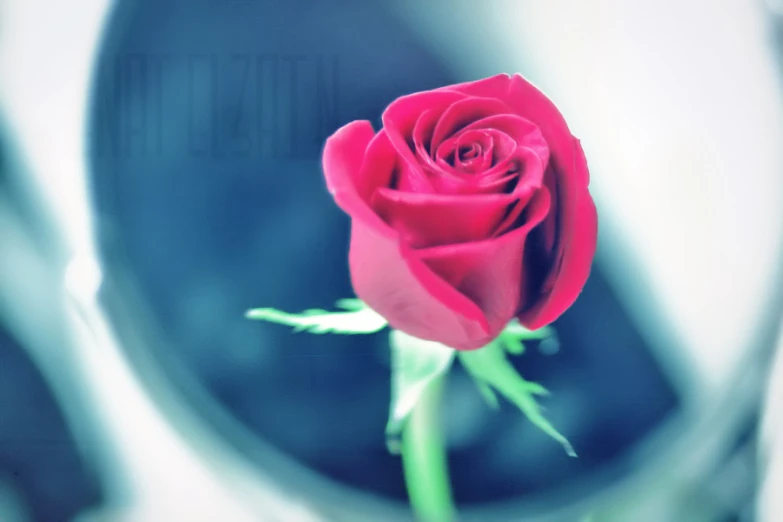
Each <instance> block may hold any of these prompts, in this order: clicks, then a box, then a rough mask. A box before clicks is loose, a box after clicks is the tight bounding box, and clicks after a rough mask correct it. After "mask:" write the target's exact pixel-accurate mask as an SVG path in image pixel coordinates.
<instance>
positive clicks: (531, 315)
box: [519, 138, 598, 329]
mask: <svg viewBox="0 0 783 522" xmlns="http://www.w3.org/2000/svg"><path fill="white" fill-rule="evenodd" d="M573 147H574V166H573V172H574V173H575V175H576V176H575V177H576V178H577V179H580V180H586V179H587V177H588V175H587V160H586V159H585V156H584V151H582V147H581V145H580V144H579V140H577V139H576V138H573ZM560 220H561V221H560V223H561V225H560V239H559V241H560V252H561V255H562V259H561V261H560V262H559V263H558V266H555V267H554V270H556V272H555V273H554V274H552V275H553V277H554V286H553V287H552V290H551V291H550V292H549V293H548V294H547V295H544V296H542V297H541V299H540V300H539V301H538V302H537V303H536V304H535V305H534V306H533V307H532V308H531V309H529V310H525V311H523V312H522V313H521V314H520V315H519V321H520V322H521V323H522V324H523V325H524V326H525V327H527V328H530V329H536V328H541V327H542V326H546V325H547V324H549V323H551V322H552V321H554V320H555V319H557V318H558V317H560V315H561V314H562V313H563V312H565V311H566V310H567V309H568V308H569V307H570V306H571V305H572V304H574V301H576V298H577V297H578V296H579V293H580V292H581V291H582V288H583V287H584V285H585V283H586V282H587V278H588V276H589V275H590V268H591V266H592V263H593V257H594V256H595V249H596V244H597V240H598V214H597V212H596V209H595V204H594V203H593V200H592V198H591V197H590V194H589V192H588V191H587V184H586V183H585V185H584V186H578V185H572V184H564V185H562V186H561V207H560Z"/></svg>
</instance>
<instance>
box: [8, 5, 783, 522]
mask: <svg viewBox="0 0 783 522" xmlns="http://www.w3.org/2000/svg"><path fill="white" fill-rule="evenodd" d="M110 7H112V6H110V5H109V4H108V3H104V2H101V1H97V0H85V1H83V2H80V3H79V5H78V7H75V6H67V7H66V6H60V7H57V6H53V5H50V3H49V2H44V1H42V0H26V1H25V2H13V1H11V0H4V1H2V2H0V13H1V14H2V20H3V30H2V36H1V37H0V110H1V111H2V113H0V114H1V117H2V134H0V145H1V147H0V150H2V154H1V155H0V158H1V161H0V324H2V334H0V361H1V363H0V374H2V375H0V412H2V413H1V414H0V441H2V444H0V520H4V521H5V520H8V521H12V522H14V521H25V520H44V521H47V522H48V521H57V520H70V519H73V518H74V517H77V516H78V517H81V520H112V521H113V520H138V521H153V522H154V521H157V520H161V521H163V520H180V519H182V520H218V519H221V520H232V521H233V520H264V519H267V520H357V521H364V520H368V519H371V520H405V519H406V517H407V516H408V512H407V509H406V505H405V499H404V487H403V483H402V477H401V471H400V464H399V461H398V459H396V458H395V457H392V456H390V455H389V454H388V453H387V452H386V449H385V446H384V437H383V427H384V424H385V421H386V418H385V416H386V411H387V407H388V400H389V382H388V378H389V377H388V375H389V368H388V346H387V342H386V338H385V337H383V336H378V337H370V336H367V337H365V336H361V337H357V338H338V337H328V338H327V337H319V336H304V335H298V336H296V335H291V334H289V333H288V332H287V331H285V329H277V328H274V327H273V326H268V327H267V326H259V325H258V324H254V323H249V322H248V321H246V320H245V319H244V318H243V317H242V314H243V311H244V310H245V309H247V308H249V307H252V306H255V305H258V304H259V303H268V304H269V305H270V306H275V307H277V308H281V309H291V310H299V309H303V308H307V307H311V306H324V307H325V306H328V305H329V304H330V303H332V302H334V301H335V300H336V299H339V298H344V297H349V296H350V286H349V283H348V273H347V267H346V265H345V249H346V245H347V239H348V220H347V219H346V218H344V217H343V216H342V215H341V214H340V213H339V211H337V210H335V209H334V208H333V204H332V202H331V201H330V198H329V196H328V194H327V193H326V190H325V187H324V186H323V182H322V179H321V172H320V169H319V165H318V163H319V155H320V151H321V146H322V143H323V140H324V139H325V137H326V136H328V135H329V134H331V133H332V132H333V131H334V130H335V129H336V128H338V127H339V126H341V125H343V124H344V123H347V122H348V121H351V120H354V119H371V120H373V121H377V119H378V116H379V115H380V113H381V112H382V110H383V108H384V107H385V106H386V105H388V103H389V102H390V101H391V100H393V99H394V98H396V97H398V96H400V95H402V94H406V93H409V92H413V91H419V90H424V89H430V88H434V87H438V86H440V85H445V84H449V83H453V82H456V81H466V80H472V79H476V78H480V77H485V76H490V75H492V74H495V73H498V72H504V71H519V72H521V73H523V74H524V75H525V76H526V77H528V78H530V79H531V80H532V81H533V82H534V83H536V84H537V85H538V86H540V87H541V88H542V90H544V91H545V92H547V93H548V94H550V95H551V97H552V98H553V100H554V101H555V102H556V103H557V104H558V106H559V107H560V108H561V110H562V111H563V113H564V114H566V115H567V117H568V119H569V123H571V127H572V130H573V131H574V134H576V135H577V136H579V137H580V138H581V139H582V142H583V145H584V148H585V150H586V153H587V156H588V158H589V160H590V166H591V173H592V180H593V181H592V185H591V187H594V188H593V191H594V193H595V199H596V203H597V206H598V208H599V214H600V218H601V220H602V221H601V223H602V227H601V233H600V234H601V235H600V237H599V255H598V257H599V260H598V264H597V266H596V269H595V270H594V273H593V275H592V276H591V279H590V280H589V281H588V284H587V286H586V288H585V291H584V293H583V295H582V297H580V300H579V301H578V302H577V305H575V306H574V308H573V309H571V310H570V311H569V312H567V313H566V314H565V315H564V316H563V317H562V318H561V319H560V320H559V321H557V322H556V323H555V325H554V326H555V328H556V329H557V332H558V335H559V344H558V343H542V344H538V345H537V344H536V343H531V344H530V346H529V347H528V350H527V353H525V354H524V355H522V356H520V357H518V358H515V363H516V364H517V367H518V369H519V370H520V372H521V373H522V375H524V376H525V377H526V378H530V379H535V380H537V381H540V382H542V383H544V384H545V385H546V386H547V387H548V388H549V389H550V390H551V391H552V397H551V398H549V399H548V400H547V401H546V406H547V413H548V416H549V417H550V418H551V419H552V421H553V422H554V423H555V424H556V425H557V426H558V427H559V428H560V429H561V430H562V431H563V432H564V433H565V434H566V435H567V436H568V437H569V439H570V440H571V441H572V442H573V443H574V446H575V447H576V450H577V452H578V453H579V455H580V458H579V459H568V458H567V457H565V456H563V454H562V452H561V450H560V448H558V447H557V445H551V443H550V441H549V440H547V439H546V438H545V437H544V436H543V435H541V434H539V433H538V432H537V431H536V430H535V429H534V428H532V427H531V426H530V425H529V423H527V422H526V421H524V420H523V419H522V418H521V417H520V416H519V415H518V414H517V413H516V412H515V411H514V410H513V408H511V407H509V406H508V405H503V406H502V408H501V411H499V412H492V411H490V410H488V409H487V408H486V406H485V404H484V403H483V400H482V398H481V396H480V395H478V394H477V393H476V391H475V389H474V387H473V385H472V383H471V382H470V380H469V379H468V377H467V376H465V375H463V374H460V373H458V372H457V373H455V374H454V375H452V376H451V378H450V380H449V382H448V383H447V393H446V394H445V397H446V398H447V400H446V405H445V406H446V407H445V410H444V412H443V422H444V428H445V432H446V433H447V436H448V442H449V449H450V458H451V471H452V480H453V483H454V490H455V496H456V499H457V502H458V504H459V505H460V507H461V508H462V513H463V518H464V519H465V520H479V521H491V520H509V519H520V518H521V519H525V520H532V521H535V520H541V521H560V520H563V521H572V520H580V519H589V518H588V517H590V516H592V517H593V520H596V521H598V520H600V521H602V522H603V521H615V520H616V521H621V522H622V521H627V520H633V521H634V522H637V521H638V522H646V521H648V520H649V521H651V522H652V521H654V522H661V521H672V522H679V521H681V520H688V521H691V520H699V521H701V520H703V521H709V522H712V521H715V522H718V521H726V520H755V519H758V520H760V521H762V522H771V521H775V520H777V518H779V516H780V514H779V507H775V504H774V502H775V497H774V495H772V494H770V493H769V491H774V490H775V486H774V484H775V483H774V482H770V483H769V484H765V483H764V481H765V477H766V475H767V473H769V474H770V476H771V477H773V478H772V480H773V481H774V480H779V479H778V478H775V477H779V476H780V469H779V468H780V466H779V465H778V463H779V462H780V460H781V458H780V454H779V452H780V451H781V442H780V440H781V437H783V436H782V435H781V433H780V431H779V429H777V428H776V426H777V425H778V424H779V422H777V421H776V420H775V417H774V416H772V417H770V419H771V420H767V421H765V424H764V426H765V428H764V437H763V438H759V437H757V429H756V424H757V419H758V418H759V416H760V414H761V408H762V407H763V406H764V405H766V404H769V405H770V406H769V407H770V408H771V409H772V410H774V409H775V406H774V405H775V404H776V402H774V401H775V400H777V399H774V398H771V399H769V400H764V398H763V396H764V394H765V392H766V389H767V386H766V383H767V374H768V371H769V368H770V367H772V366H773V365H772V364H770V360H771V356H772V354H773V352H774V346H775V339H776V337H777V336H778V330H779V329H778V325H779V321H780V313H781V292H780V288H781V285H780V277H779V270H780V263H781V239H783V231H782V230H781V227H783V201H782V200H783V186H782V185H783V176H781V175H780V174H781V171H782V170H783V155H781V152H780V149H779V144H780V143H781V142H783V130H782V129H783V127H782V126H781V123H783V119H782V118H783V112H782V111H781V107H780V100H781V96H780V95H781V87H780V71H781V68H780V64H779V59H780V51H781V50H782V49H783V48H782V47H781V37H780V34H783V33H781V29H780V28H781V25H780V18H779V14H778V11H776V9H777V6H776V5H775V4H774V3H773V2H768V3H766V4H765V3H762V2H752V1H747V2H745V1H739V0H729V1H727V2H723V3H721V4H720V5H719V6H718V5H715V4H714V2H713V3H710V2H706V1H696V0H692V1H688V2H685V3H681V2H680V3H675V2H673V1H665V2H657V3H654V4H645V5H642V4H641V3H628V2H620V1H619V0H618V1H616V2H609V1H605V2H593V3H590V5H583V3H577V2H564V1H553V2H547V3H546V4H543V3H539V2H532V1H531V2H512V1H498V2H493V3H492V5H491V6H485V7H483V8H482V9H481V10H477V9H476V8H475V7H474V6H473V5H472V4H469V3H468V2H461V1H458V2H449V3H446V2H445V1H444V2H439V1H433V2H428V3H427V5H426V6H422V5H420V3H414V2H402V3H399V2H398V3H394V4H392V3H389V4H388V5H387V4H380V3H378V4H375V3H373V4H368V5H362V6H357V5H356V3H355V2H347V1H331V2H305V1H304V0H301V1H298V2H292V3H291V4H290V5H289V4H284V3H279V2H265V1H261V0H233V1H228V2H216V1H211V0H196V1H195V2H191V3H188V4H184V3H182V2H175V1H170V2H158V3H151V2H141V1H139V2H124V3H121V4H118V6H116V8H112V9H110ZM673 13H676V16H673ZM101 35H102V36H101ZM85 151H88V154H86V155H85V154H84V152H85ZM558 348H559V350H558ZM779 366H780V365H779V364H778V365H777V367H779ZM778 373H779V372H778ZM780 379H781V377H777V380H778V381H779V380H780ZM774 384H776V382H773V385H774ZM777 384H779V383H777ZM777 387H778V388H779V386H777ZM772 395H773V396H777V395H779V393H777V392H775V393H773V394H772ZM778 409H779V408H778ZM759 442H761V445H762V447H761V448H759V447H758V446H759ZM759 455H760V457H759ZM759 463H760V464H761V465H758V464H759ZM768 464H769V465H768ZM778 489H779V488H778ZM757 492H766V493H765V494H763V495H760V496H759V498H760V499H761V500H760V503H759V504H758V506H759V508H758V509H756V504H757V503H756V498H757ZM776 515H777V518H776Z"/></svg>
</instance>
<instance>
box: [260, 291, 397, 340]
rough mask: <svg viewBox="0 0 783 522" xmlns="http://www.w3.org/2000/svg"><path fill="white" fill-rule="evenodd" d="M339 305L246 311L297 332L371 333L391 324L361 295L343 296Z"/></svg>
mask: <svg viewBox="0 0 783 522" xmlns="http://www.w3.org/2000/svg"><path fill="white" fill-rule="evenodd" d="M337 307H338V308H341V309H342V311H339V312H330V311H328V310H321V309H319V308H312V309H309V310H305V311H304V312H301V313H298V314H290V313H287V312H283V311H280V310H276V309H274V308H254V309H252V310H248V311H247V312H245V317H247V318H248V319H253V320H257V321H268V322H270V323H276V324H282V325H286V326H291V327H293V329H294V331H295V332H309V333H313V334H325V333H336V334H348V335H352V334H371V333H375V332H378V331H380V330H383V329H384V328H385V327H386V326H387V324H388V323H387V322H386V319H384V318H383V317H382V316H381V315H379V314H378V313H377V312H375V311H374V310H373V309H371V308H370V307H368V306H367V305H366V304H365V303H363V302H362V301H361V300H359V299H340V300H339V301H337Z"/></svg>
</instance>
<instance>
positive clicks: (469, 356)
mask: <svg viewBox="0 0 783 522" xmlns="http://www.w3.org/2000/svg"><path fill="white" fill-rule="evenodd" d="M530 333H534V332H530ZM504 334H506V332H505V331H504V332H503V334H501V335H500V336H499V337H498V338H497V339H495V340H494V341H492V342H491V343H490V344H488V345H487V346H484V347H483V348H479V349H478V350H471V351H460V352H459V353H458V357H459V360H460V362H461V363H462V365H463V366H464V367H465V369H466V370H467V372H468V373H469V374H470V375H471V377H473V379H474V380H475V381H476V385H477V386H478V388H479V391H480V392H481V394H482V395H483V396H484V398H485V399H487V402H488V403H489V404H490V406H493V407H497V397H496V396H495V392H497V393H500V395H502V396H504V397H505V398H506V399H508V400H509V401H511V402H512V403H514V404H515V405H516V406H517V407H518V408H519V409H520V410H521V411H522V413H523V414H524V415H525V416H526V417H527V418H528V420H530V422H532V423H533V425H534V426H536V427H537V428H538V429H540V430H541V431H543V432H544V433H546V434H547V435H549V436H550V437H552V438H553V439H554V440H556V441H557V442H559V443H560V444H561V445H562V446H563V449H564V450H565V452H566V453H567V454H568V455H569V456H570V457H576V452H575V451H574V448H573V447H572V446H571V443H570V442H568V439H566V438H565V436H564V435H563V434H561V433H560V432H559V431H557V429H555V427H554V426H553V425H552V423H551V422H549V420H547V418H546V417H544V415H543V414H542V413H541V407H540V406H539V404H538V402H537V401H536V396H546V395H549V392H548V391H547V389H546V388H544V387H543V386H541V385H540V384H538V383H536V382H530V381H527V380H525V379H524V378H523V377H522V376H521V375H519V373H518V372H517V370H516V369H515V368H514V367H513V366H512V365H511V363H510V362H509V361H508V359H507V358H506V351H507V350H508V344H509V342H508V340H507V338H506V339H504ZM522 335H527V334H525V333H523V332H520V331H518V330H516V327H515V328H514V329H513V330H512V333H511V334H510V335H509V337H511V336H513V337H511V338H512V339H517V340H520V341H521V339H522Z"/></svg>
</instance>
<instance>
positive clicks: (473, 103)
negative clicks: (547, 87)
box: [430, 91, 511, 151]
mask: <svg viewBox="0 0 783 522" xmlns="http://www.w3.org/2000/svg"><path fill="white" fill-rule="evenodd" d="M436 92H449V91H436ZM509 112H511V109H510V108H509V107H508V105H506V104H505V103H503V102H502V101H500V100H499V99H496V98H465V99H463V100H459V101H455V102H454V103H452V104H450V105H449V107H448V108H447V109H446V110H445V111H443V115H442V116H441V117H440V119H439V120H438V123H437V124H436V125H435V130H434V131H433V132H432V140H431V142H430V151H433V150H437V149H438V147H439V146H440V144H441V142H442V141H443V140H445V139H446V138H449V137H451V136H453V135H454V134H455V133H456V132H457V131H459V130H460V129H462V128H463V127H465V126H467V125H470V124H471V123H473V122H474V121H476V120H480V119H482V118H486V117H487V116H493V115H496V114H508V113H509Z"/></svg>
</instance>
